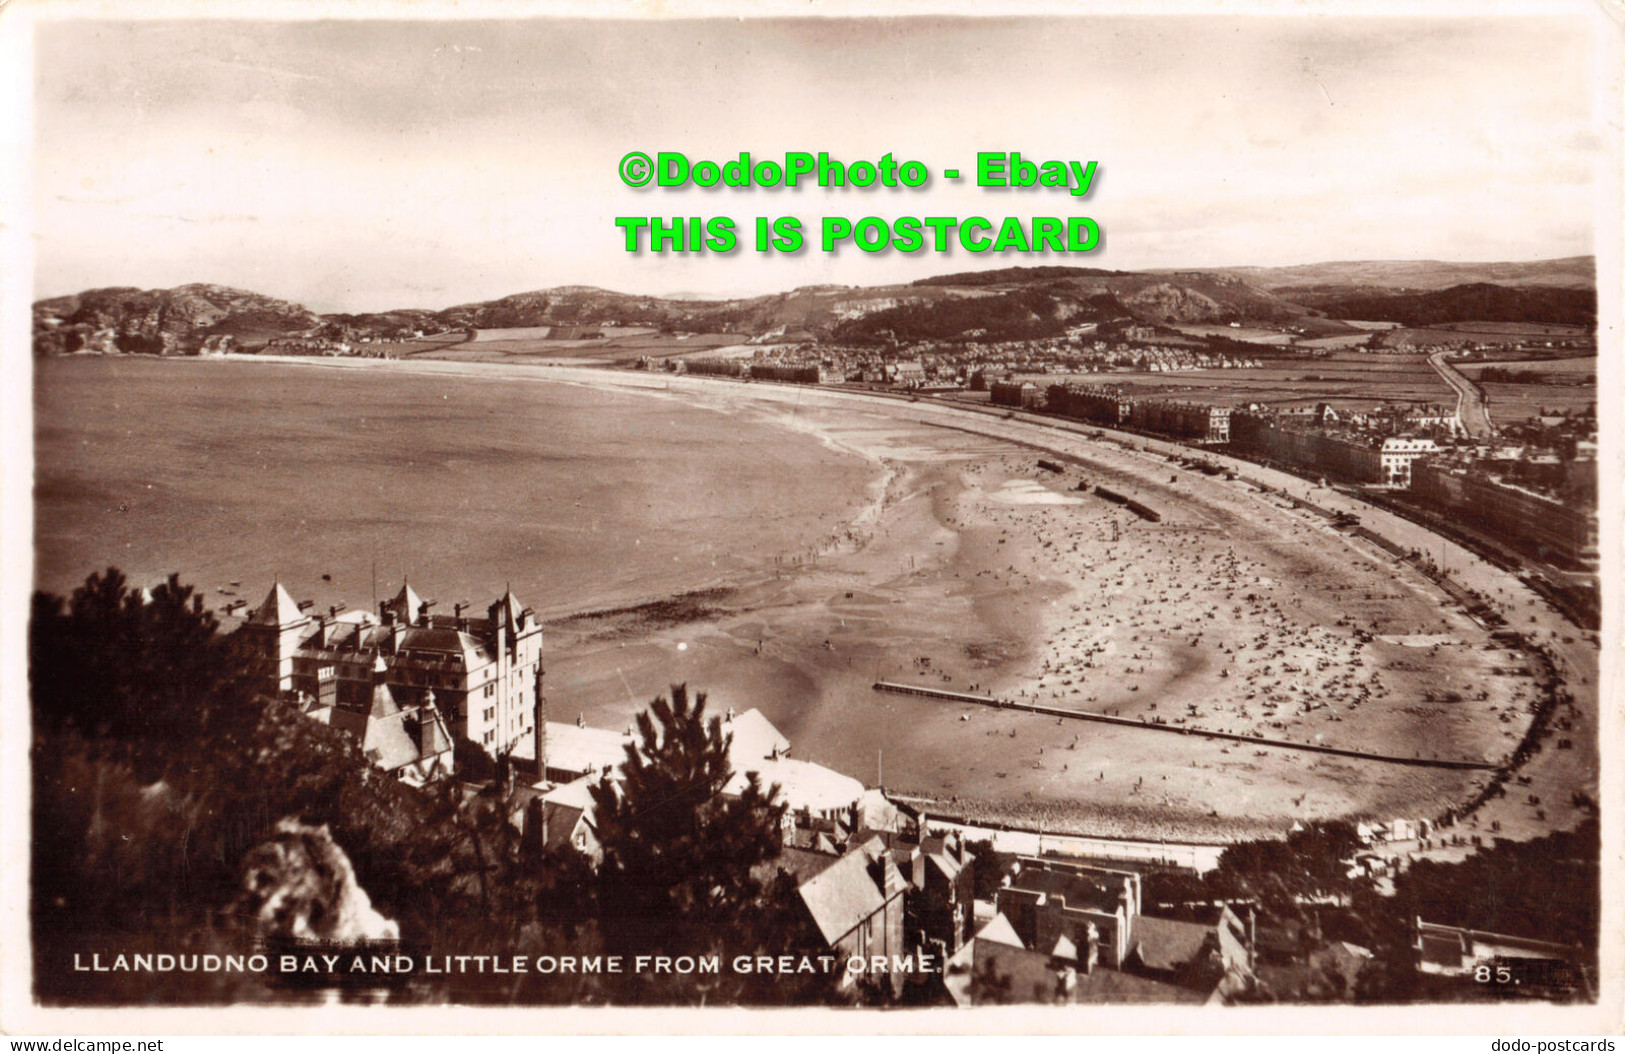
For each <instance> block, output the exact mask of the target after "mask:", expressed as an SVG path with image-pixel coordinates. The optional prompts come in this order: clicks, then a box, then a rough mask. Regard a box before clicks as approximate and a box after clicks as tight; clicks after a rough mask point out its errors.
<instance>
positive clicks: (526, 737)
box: [239, 582, 544, 768]
mask: <svg viewBox="0 0 1625 1054" xmlns="http://www.w3.org/2000/svg"><path fill="white" fill-rule="evenodd" d="M309 607H310V606H309V605H308V604H306V605H301V604H298V603H295V601H294V599H293V597H291V596H290V595H289V594H288V591H287V590H286V589H284V588H283V587H282V584H281V583H280V582H278V583H276V584H274V585H272V587H271V591H270V593H269V594H268V595H267V596H266V598H265V601H264V602H263V603H261V604H260V606H259V607H258V608H256V609H255V610H254V611H253V613H252V614H250V615H249V616H248V618H247V620H246V621H245V622H244V623H243V626H242V629H241V630H240V631H239V632H240V633H242V634H244V635H245V639H247V640H250V641H252V642H253V643H254V646H255V651H256V653H257V654H258V655H259V657H260V661H261V676H262V678H263V681H264V687H265V689H266V690H267V691H272V692H275V693H277V694H280V695H284V696H288V697H292V698H296V699H298V700H300V701H301V703H302V704H303V705H304V706H305V707H306V709H307V710H309V711H310V712H312V713H313V714H316V715H318V716H323V715H337V716H339V717H340V718H341V719H342V717H343V715H347V714H348V715H359V716H360V717H361V718H363V719H368V718H370V720H371V721H382V720H385V719H393V718H394V716H395V713H396V712H397V711H399V712H402V713H405V714H407V715H409V716H408V718H407V725H408V727H409V728H411V729H412V730H413V732H412V738H413V740H414V741H415V742H416V743H417V745H418V748H419V753H420V757H422V756H427V755H428V754H431V753H432V754H436V755H438V754H439V753H440V752H441V751H440V747H441V744H440V743H439V740H438V738H437V736H436V734H435V732H434V727H435V726H436V725H439V726H441V727H442V728H444V729H446V730H449V732H450V733H451V735H453V736H455V737H457V738H459V739H467V740H469V741H471V742H473V743H474V744H476V745H477V746H479V747H480V748H481V749H483V750H484V751H485V752H486V753H487V754H489V755H490V756H491V757H493V758H497V757H501V756H504V755H508V756H514V757H518V758H525V759H529V758H534V757H536V745H537V744H536V729H537V727H538V726H539V725H540V724H541V722H542V720H543V718H542V716H541V713H540V711H541V707H542V703H543V698H544V697H543V690H542V674H543V669H542V625H541V623H540V622H539V621H538V620H537V618H536V613H535V612H534V611H533V610H531V609H530V608H527V607H525V606H523V605H522V604H520V602H519V600H518V599H517V598H516V597H515V596H514V595H513V591H512V590H511V589H509V590H508V591H507V592H505V593H504V594H503V595H502V596H501V597H499V598H498V599H497V600H496V601H495V602H493V603H492V604H491V605H490V606H489V607H488V608H487V609H486V613H485V617H484V618H470V617H468V616H467V615H465V614H464V613H463V610H462V609H461V608H460V607H459V608H458V609H457V611H456V613H455V614H452V615H431V614H430V613H429V607H430V605H429V604H426V603H425V602H424V601H423V599H422V598H421V597H420V596H418V594H417V593H416V592H415V591H414V590H413V589H412V587H411V586H410V585H402V587H401V591H400V592H399V593H397V594H396V595H395V598H394V599H393V600H387V601H384V602H382V603H380V604H379V605H378V613H377V614H376V615H374V614H372V613H371V612H367V611H345V612H339V611H336V610H329V611H328V613H327V614H326V615H322V614H312V613H311V612H310V610H309ZM414 714H415V715H418V716H417V718H415V719H414V718H412V717H411V716H410V715H414ZM340 723H342V720H341V722H340ZM450 746H451V744H450V742H449V741H448V742H447V743H445V744H444V747H445V750H446V751H447V752H449V749H450ZM404 752H405V748H404V747H402V748H401V750H400V751H398V753H402V754H404ZM448 760H449V758H448ZM385 767H386V768H393V767H395V766H390V765H386V766H385Z"/></svg>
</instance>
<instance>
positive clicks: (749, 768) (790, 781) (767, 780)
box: [548, 728, 863, 812]
mask: <svg viewBox="0 0 1625 1054" xmlns="http://www.w3.org/2000/svg"><path fill="white" fill-rule="evenodd" d="M548 734H549V735H551V734H552V729H551V728H549V730H548ZM548 751H549V753H551V751H552V746H551V744H549V746H548ZM752 772H754V773H756V774H757V776H758V778H759V780H760V781H761V784H762V789H763V790H766V789H767V788H769V787H771V786H773V785H774V784H778V787H779V791H780V793H781V796H782V798H783V800H784V801H786V802H788V803H789V805H790V809H791V810H792V811H794V810H797V809H810V810H812V811H813V812H826V811H829V810H833V809H845V808H847V807H849V806H852V805H855V804H857V802H858V801H860V800H861V799H862V798H863V784H861V783H859V782H858V781H857V780H855V779H853V778H852V777H851V776H845V775H842V774H841V773H839V772H836V771H835V770H834V769H827V768H825V767H824V766H822V765H816V764H814V763H812V762H810V761H797V760H796V759H794V758H784V757H781V758H777V759H772V758H763V759H761V760H759V761H751V762H746V763H743V764H739V765H737V766H735V768H734V773H733V776H732V777H730V778H729V780H728V783H727V786H725V787H724V788H723V791H722V793H724V794H728V795H735V796H737V795H739V794H742V793H743V792H744V790H745V784H746V781H747V780H748V777H749V774H750V773H752Z"/></svg>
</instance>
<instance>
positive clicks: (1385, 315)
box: [1296, 282, 1597, 326]
mask: <svg viewBox="0 0 1625 1054" xmlns="http://www.w3.org/2000/svg"><path fill="white" fill-rule="evenodd" d="M1296 295H1297V297H1298V299H1300V300H1302V301H1303V302H1304V303H1306V304H1311V305H1313V306H1314V307H1316V308H1318V309H1319V310H1321V311H1323V312H1325V313H1326V314H1328V315H1332V316H1335V317H1337V318H1357V319H1364V320H1368V321H1372V322H1402V323H1404V324H1405V325H1407V326H1433V325H1439V324H1441V323H1445V322H1556V323H1562V324H1565V325H1571V326H1590V325H1594V324H1595V323H1596V321H1597V294H1596V291H1595V290H1592V289H1565V288H1554V287H1552V286H1518V287H1508V286H1501V285H1492V284H1490V283H1488V282H1474V283H1472V284H1471V285H1458V286H1452V287H1450V288H1449V289H1440V290H1435V291H1433V292H1426V293H1414V292H1407V293H1397V292H1390V291H1386V290H1371V289H1364V290H1356V291H1350V290H1347V289H1343V290H1339V289H1335V288H1332V289H1323V290H1320V291H1313V292H1311V291H1300V292H1298V293H1297V294H1296Z"/></svg>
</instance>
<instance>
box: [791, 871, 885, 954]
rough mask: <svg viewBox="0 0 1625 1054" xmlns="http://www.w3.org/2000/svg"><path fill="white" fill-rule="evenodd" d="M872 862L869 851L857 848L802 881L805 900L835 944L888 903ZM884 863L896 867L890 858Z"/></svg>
mask: <svg viewBox="0 0 1625 1054" xmlns="http://www.w3.org/2000/svg"><path fill="white" fill-rule="evenodd" d="M869 863H870V857H869V855H868V854H867V853H865V852H863V851H862V850H861V849H858V850H853V851H852V852H850V853H847V854H846V855H845V856H843V857H841V858H840V859H839V860H836V861H835V862H834V863H833V864H831V865H830V866H829V867H827V868H825V869H824V870H822V871H820V872H819V873H818V874H816V875H814V876H813V877H812V878H810V879H808V880H807V881H806V882H803V883H802V884H801V888H800V890H799V892H800V894H801V900H802V903H804V904H806V906H807V913H808V914H809V915H811V916H812V920H813V923H814V924H815V925H816V926H817V927H818V932H819V933H820V934H822V935H823V937H824V940H825V941H827V942H828V943H830V944H831V945H833V944H834V943H835V942H836V941H838V940H840V939H841V938H842V937H844V936H846V935H847V934H848V933H851V932H852V930H853V929H854V928H856V927H857V925H858V924H859V923H861V922H862V921H863V920H864V919H866V918H868V917H869V916H871V915H873V914H875V913H876V912H878V911H880V910H881V909H883V908H884V907H885V906H886V898H885V897H884V896H883V895H882V894H881V891H880V885H879V884H878V883H877V882H876V881H875V879H874V877H873V876H872V875H870V874H869ZM881 864H882V866H884V867H891V868H893V869H894V870H895V869H896V865H895V864H893V863H892V862H891V860H889V859H886V860H883V861H881ZM899 884H901V883H900V882H899Z"/></svg>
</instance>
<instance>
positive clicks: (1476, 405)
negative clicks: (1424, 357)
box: [1428, 351, 1495, 439]
mask: <svg viewBox="0 0 1625 1054" xmlns="http://www.w3.org/2000/svg"><path fill="white" fill-rule="evenodd" d="M1445 354H1446V353H1445V352H1442V351H1436V352H1434V353H1433V354H1432V355H1429V356H1428V365H1429V366H1432V367H1433V368H1434V370H1436V371H1437V372H1438V374H1439V376H1440V377H1443V378H1444V382H1445V383H1446V384H1448V385H1450V387H1452V388H1454V389H1455V390H1456V416H1457V417H1458V418H1460V419H1461V426H1462V427H1463V428H1465V429H1466V430H1467V434H1468V435H1470V436H1472V437H1473V438H1474V439H1489V438H1490V437H1491V436H1493V435H1494V434H1495V425H1494V424H1493V423H1491V421H1490V411H1489V408H1488V407H1486V406H1485V405H1484V391H1483V389H1481V388H1479V386H1478V385H1476V384H1474V383H1473V382H1472V381H1470V380H1468V379H1467V378H1466V377H1465V376H1463V375H1462V373H1461V371H1460V370H1458V369H1456V368H1455V367H1454V366H1452V365H1450V364H1449V363H1448V362H1446V361H1445Z"/></svg>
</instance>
